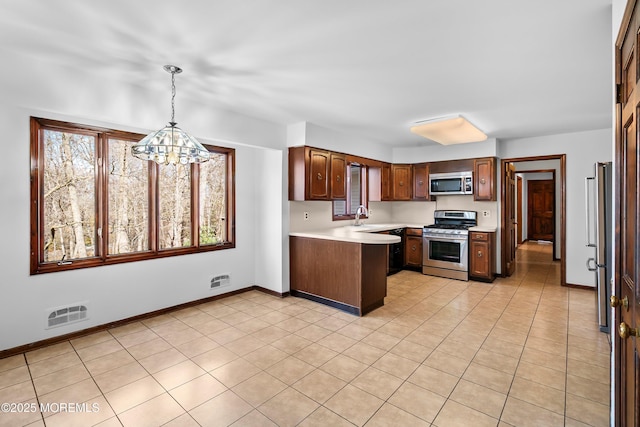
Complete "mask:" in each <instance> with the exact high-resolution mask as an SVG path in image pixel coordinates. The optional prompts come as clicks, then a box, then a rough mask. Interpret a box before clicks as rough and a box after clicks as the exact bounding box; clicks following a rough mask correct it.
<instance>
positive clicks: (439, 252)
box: [422, 234, 469, 271]
mask: <svg viewBox="0 0 640 427" xmlns="http://www.w3.org/2000/svg"><path fill="white" fill-rule="evenodd" d="M422 241H423V253H422V264H423V265H425V266H428V267H438V268H446V269H449V270H458V271H468V266H469V259H468V256H469V248H468V236H464V237H460V236H447V235H437V236H434V235H428V234H425V235H423V237H422Z"/></svg>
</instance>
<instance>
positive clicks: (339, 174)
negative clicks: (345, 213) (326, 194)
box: [331, 153, 347, 199]
mask: <svg viewBox="0 0 640 427" xmlns="http://www.w3.org/2000/svg"><path fill="white" fill-rule="evenodd" d="M346 174H347V159H346V157H345V156H344V154H338V153H331V199H346V198H347V179H346Z"/></svg>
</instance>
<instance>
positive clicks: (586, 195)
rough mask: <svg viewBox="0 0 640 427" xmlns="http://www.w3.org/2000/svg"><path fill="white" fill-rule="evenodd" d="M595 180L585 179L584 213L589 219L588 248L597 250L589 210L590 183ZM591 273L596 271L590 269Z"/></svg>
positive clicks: (592, 178) (593, 178) (590, 177)
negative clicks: (593, 239)
mask: <svg viewBox="0 0 640 427" xmlns="http://www.w3.org/2000/svg"><path fill="white" fill-rule="evenodd" d="M595 179H596V177H595V176H589V177H586V178H585V179H584V196H585V197H584V200H585V203H586V206H585V210H584V211H585V212H586V216H587V218H586V227H587V232H586V234H585V236H587V247H590V248H595V247H596V244H595V243H594V242H592V241H591V227H590V226H591V210H590V209H589V207H590V205H591V203H589V202H590V200H591V197H589V196H590V193H589V181H595ZM589 259H591V258H589ZM587 268H589V260H587ZM589 271H595V270H591V269H590V268H589Z"/></svg>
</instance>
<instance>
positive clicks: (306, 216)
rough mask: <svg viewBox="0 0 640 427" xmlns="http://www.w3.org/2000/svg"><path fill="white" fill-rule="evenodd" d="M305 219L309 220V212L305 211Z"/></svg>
mask: <svg viewBox="0 0 640 427" xmlns="http://www.w3.org/2000/svg"><path fill="white" fill-rule="evenodd" d="M304 220H305V221H308V220H309V212H305V213H304Z"/></svg>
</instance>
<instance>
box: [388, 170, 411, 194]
mask: <svg viewBox="0 0 640 427" xmlns="http://www.w3.org/2000/svg"><path fill="white" fill-rule="evenodd" d="M391 182H392V183H393V200H411V193H412V189H411V187H412V176H411V165H391Z"/></svg>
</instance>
